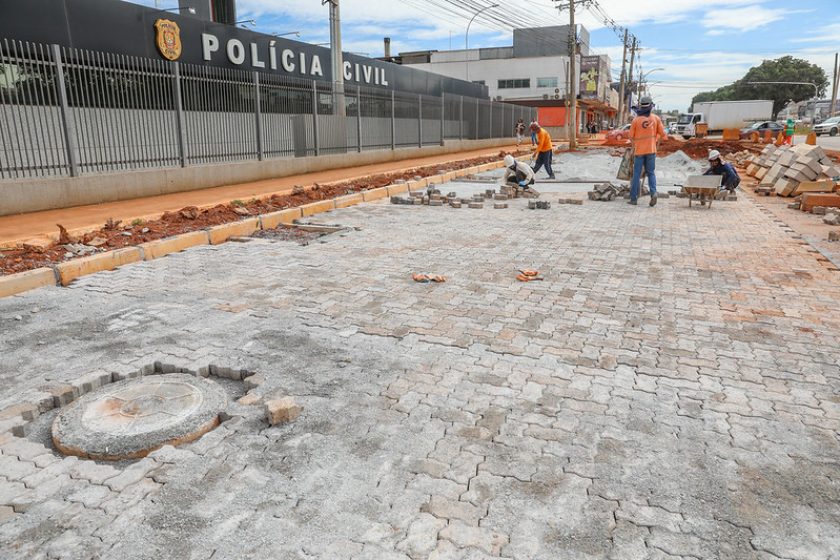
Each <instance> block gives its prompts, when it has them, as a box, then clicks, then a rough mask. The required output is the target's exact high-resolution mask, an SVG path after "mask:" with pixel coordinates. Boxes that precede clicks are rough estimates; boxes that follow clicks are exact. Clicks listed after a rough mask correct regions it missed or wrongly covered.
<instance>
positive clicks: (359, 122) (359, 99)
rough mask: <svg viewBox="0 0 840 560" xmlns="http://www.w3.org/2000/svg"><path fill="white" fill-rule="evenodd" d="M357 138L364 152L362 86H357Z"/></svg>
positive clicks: (360, 151) (360, 148)
mask: <svg viewBox="0 0 840 560" xmlns="http://www.w3.org/2000/svg"><path fill="white" fill-rule="evenodd" d="M356 138H357V140H358V142H357V143H358V144H359V153H360V154H361V153H362V86H356Z"/></svg>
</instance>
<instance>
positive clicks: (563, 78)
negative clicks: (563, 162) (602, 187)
mask: <svg viewBox="0 0 840 560" xmlns="http://www.w3.org/2000/svg"><path fill="white" fill-rule="evenodd" d="M576 37H577V53H578V54H577V62H578V64H577V72H576V73H575V77H574V79H575V80H577V81H578V100H577V101H578V108H579V111H578V115H579V118H578V127H579V129H580V130H582V131H585V130H586V128H587V125H588V124H590V123H595V124H596V125H598V127H599V128H603V127H604V126H605V125H608V124H614V120H615V117H616V113H617V110H618V92H617V91H616V90H615V89H613V88H612V87H611V84H612V77H611V72H610V59H609V57H608V56H606V55H598V54H594V53H591V52H590V48H589V32H588V31H587V30H586V28H584V27H582V26H579V28H578V30H577V34H576ZM569 51H570V49H569V27H568V26H554V27H538V28H528V29H515V30H514V32H513V45H512V46H505V47H495V48H479V49H460V50H449V51H436V50H430V51H417V52H404V53H400V54H399V56H398V57H395V60H396V61H397V62H399V63H401V64H403V65H405V66H411V67H413V68H418V69H421V70H426V71H429V72H434V73H436V74H440V75H443V76H447V77H450V78H457V79H459V80H465V81H470V82H473V83H475V84H479V85H482V86H487V88H488V93H489V95H490V98H491V99H493V100H495V101H505V102H509V103H516V104H519V105H525V106H529V107H537V108H538V115H539V116H538V118H539V121H540V123H541V124H543V125H544V126H548V127H553V128H558V129H559V128H561V127H565V126H566V125H567V118H566V115H567V107H568V106H569V96H568V92H569V90H570V89H571V88H570V86H569ZM558 132H561V131H560V130H558Z"/></svg>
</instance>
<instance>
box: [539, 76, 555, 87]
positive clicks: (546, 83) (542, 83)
mask: <svg viewBox="0 0 840 560" xmlns="http://www.w3.org/2000/svg"><path fill="white" fill-rule="evenodd" d="M537 87H538V88H541V87H550V88H556V87H557V78H537Z"/></svg>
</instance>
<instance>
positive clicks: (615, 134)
mask: <svg viewBox="0 0 840 560" xmlns="http://www.w3.org/2000/svg"><path fill="white" fill-rule="evenodd" d="M629 138H630V125H629V124H625V125H624V126H620V127H618V128H616V129H615V130H611V131H610V132H609V133H608V134H607V140H612V141H614V142H622V141H624V140H627V139H629Z"/></svg>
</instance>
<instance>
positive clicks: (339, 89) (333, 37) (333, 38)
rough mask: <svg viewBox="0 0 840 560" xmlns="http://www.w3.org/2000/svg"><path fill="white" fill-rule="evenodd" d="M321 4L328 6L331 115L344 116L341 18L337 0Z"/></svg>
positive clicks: (323, 0)
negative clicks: (331, 93) (331, 89)
mask: <svg viewBox="0 0 840 560" xmlns="http://www.w3.org/2000/svg"><path fill="white" fill-rule="evenodd" d="M321 4H322V5H323V4H329V5H330V55H331V56H330V58H331V61H332V79H333V99H334V102H333V114H334V115H336V116H339V117H343V116H345V115H346V107H345V104H344V55H343V54H342V52H341V16H340V13H339V7H338V0H321Z"/></svg>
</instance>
